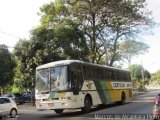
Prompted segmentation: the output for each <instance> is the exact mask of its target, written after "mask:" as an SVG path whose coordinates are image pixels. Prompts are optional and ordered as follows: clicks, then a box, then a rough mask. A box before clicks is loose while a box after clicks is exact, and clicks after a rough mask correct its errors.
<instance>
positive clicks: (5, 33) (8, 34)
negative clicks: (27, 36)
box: [0, 30, 20, 39]
mask: <svg viewBox="0 0 160 120" xmlns="http://www.w3.org/2000/svg"><path fill="white" fill-rule="evenodd" d="M0 33H2V34H4V35H7V36H10V37H14V38H18V39H20V37H18V36H16V35H13V34H10V33H7V32H3V31H1V30H0Z"/></svg>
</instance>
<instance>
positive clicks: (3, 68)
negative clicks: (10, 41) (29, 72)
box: [0, 45, 14, 93]
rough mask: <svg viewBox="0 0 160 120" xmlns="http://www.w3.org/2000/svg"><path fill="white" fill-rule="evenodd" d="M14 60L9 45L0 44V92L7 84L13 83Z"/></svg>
mask: <svg viewBox="0 0 160 120" xmlns="http://www.w3.org/2000/svg"><path fill="white" fill-rule="evenodd" d="M13 68H14V60H13V59H12V55H11V53H10V52H9V51H8V48H7V46H5V45H0V93H1V89H2V88H4V87H5V86H6V85H7V84H11V83H12V80H13V79H12V78H13Z"/></svg>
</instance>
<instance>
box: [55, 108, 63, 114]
mask: <svg viewBox="0 0 160 120" xmlns="http://www.w3.org/2000/svg"><path fill="white" fill-rule="evenodd" d="M54 111H55V112H56V113H57V114H62V113H63V109H55V110H54Z"/></svg>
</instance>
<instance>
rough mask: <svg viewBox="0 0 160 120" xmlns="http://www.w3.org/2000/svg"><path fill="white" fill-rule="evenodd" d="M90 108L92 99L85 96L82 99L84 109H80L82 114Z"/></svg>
mask: <svg viewBox="0 0 160 120" xmlns="http://www.w3.org/2000/svg"><path fill="white" fill-rule="evenodd" d="M91 106H92V98H91V97H90V96H86V97H85V99H84V107H83V108H81V110H82V112H89V111H90V110H91Z"/></svg>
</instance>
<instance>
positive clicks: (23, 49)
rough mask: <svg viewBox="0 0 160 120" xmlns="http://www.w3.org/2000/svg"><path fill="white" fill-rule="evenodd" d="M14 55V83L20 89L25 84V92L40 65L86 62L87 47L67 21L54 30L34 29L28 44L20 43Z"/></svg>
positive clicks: (24, 41) (76, 30) (81, 37)
mask: <svg viewBox="0 0 160 120" xmlns="http://www.w3.org/2000/svg"><path fill="white" fill-rule="evenodd" d="M65 22H68V24H67V23H65ZM64 31H65V32H64ZM14 55H15V58H16V61H17V68H16V70H15V72H16V76H15V83H16V84H17V86H19V84H20V83H23V82H22V81H25V84H24V85H23V86H22V88H24V86H26V85H27V86H28V85H29V83H30V82H32V79H34V77H35V69H36V67H37V66H39V65H42V64H45V63H48V62H53V61H57V60H62V59H82V60H85V61H87V57H86V56H87V55H88V46H87V44H86V41H85V38H84V36H83V33H82V32H81V31H80V30H78V29H77V28H76V25H74V23H72V21H67V20H66V21H63V22H62V23H61V24H59V25H57V26H56V28H55V29H47V28H45V27H43V26H39V27H37V28H36V29H34V30H33V31H32V36H31V38H30V40H20V41H19V42H18V43H17V44H16V46H15V49H14Z"/></svg>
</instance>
